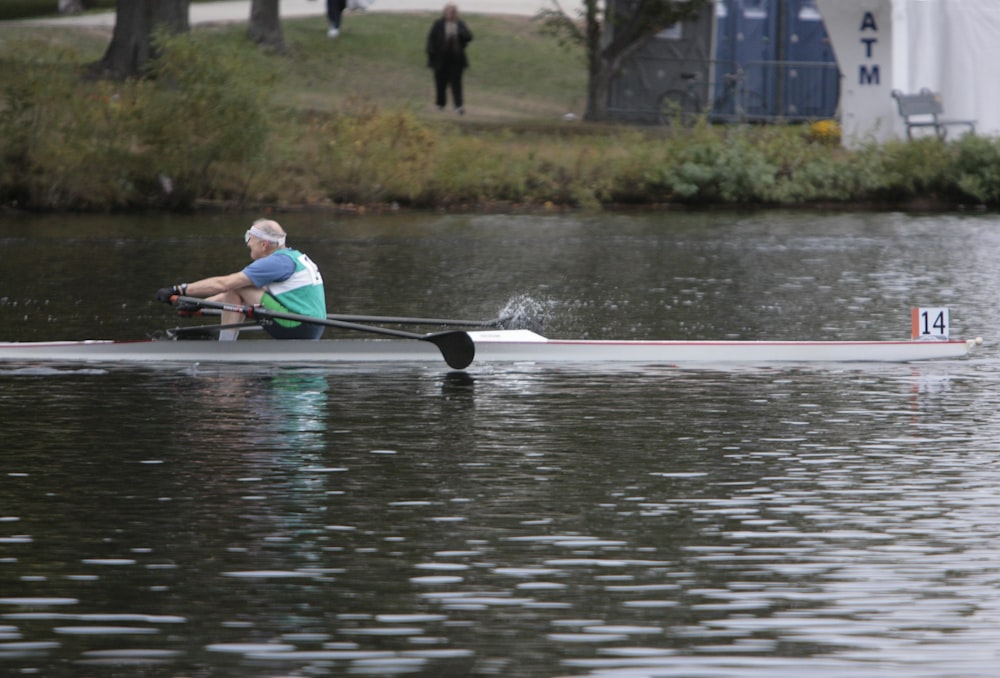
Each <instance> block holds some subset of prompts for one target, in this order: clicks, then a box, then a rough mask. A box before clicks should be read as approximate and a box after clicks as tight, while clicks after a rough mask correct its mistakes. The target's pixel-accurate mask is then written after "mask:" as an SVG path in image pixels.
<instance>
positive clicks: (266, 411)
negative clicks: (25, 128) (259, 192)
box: [0, 213, 1000, 678]
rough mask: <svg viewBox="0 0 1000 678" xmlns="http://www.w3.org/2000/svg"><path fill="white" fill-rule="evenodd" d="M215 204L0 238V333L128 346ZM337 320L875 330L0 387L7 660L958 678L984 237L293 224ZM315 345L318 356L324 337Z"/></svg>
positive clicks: (651, 333) (27, 665) (976, 488)
mask: <svg viewBox="0 0 1000 678" xmlns="http://www.w3.org/2000/svg"><path fill="white" fill-rule="evenodd" d="M247 221H248V220H247V219H246V218H240V217H230V216H226V217H192V218H144V219H123V218H108V217H102V218H82V217H59V218H50V217H46V218H10V217H4V218H3V220H2V221H0V281H2V282H3V287H2V289H0V313H2V317H3V319H4V323H3V326H4V327H5V330H4V332H5V333H6V335H7V336H6V337H4V338H6V339H16V340H39V339H84V338H108V337H110V338H134V337H143V336H146V335H148V334H152V333H155V332H156V331H157V330H161V329H163V328H164V327H167V326H170V325H172V324H175V323H177V322H178V321H177V319H176V318H173V317H171V315H170V309H169V308H168V307H166V306H164V305H162V304H158V303H157V302H155V301H152V300H151V297H152V294H153V292H154V291H155V289H156V288H157V287H160V286H162V285H165V284H170V283H173V282H178V281H185V280H191V279H195V278H198V277H203V276H205V275H209V274H215V273H224V272H230V271H232V270H237V269H238V268H239V267H240V266H242V265H243V264H244V263H245V258H246V253H245V249H244V248H243V244H242V240H241V238H242V233H243V230H245V228H246V225H247ZM283 223H285V225H286V228H287V229H288V230H289V231H290V233H291V237H290V241H291V242H292V244H295V245H296V246H300V247H301V248H302V249H304V250H305V251H307V252H309V253H310V255H311V256H312V257H313V258H314V259H315V260H316V261H317V262H318V263H319V264H320V265H321V267H322V268H323V271H324V274H325V277H326V280H327V286H328V293H329V298H330V307H331V310H335V311H340V312H345V313H379V314H409V315H421V316H427V315H434V316H459V317H479V318H491V317H495V316H497V315H498V314H500V313H501V312H502V311H503V309H505V308H507V307H510V306H512V305H513V306H517V307H519V308H527V309H528V310H529V311H530V312H531V313H533V314H534V315H535V316H536V317H538V318H539V319H541V320H542V321H543V322H544V326H545V332H546V333H547V334H549V335H550V336H561V337H569V336H573V337H575V336H585V337H604V338H695V339H718V338H740V339H759V338H775V339H800V338H810V339H829V338H843V339H871V338H877V339H895V338H906V337H908V335H909V309H910V307H911V306H916V305H925V306H948V307H949V308H950V309H951V317H952V323H953V327H952V335H953V336H955V337H963V338H964V337H974V336H983V337H984V340H985V343H984V345H983V347H982V348H981V349H980V350H979V351H977V352H976V353H975V354H974V356H973V357H972V358H971V359H968V360H961V361H951V362H940V363H920V364H913V365H886V366H857V365H855V366H851V365H848V366H825V367H822V366H804V367H795V368H781V369H774V368H756V367H755V368H749V367H748V368H739V369H731V370H708V369H706V370H694V369H690V370H689V369H684V370H678V369H671V368H661V367H655V368H651V367H626V368H621V367H607V366H604V367H601V366H596V367H593V368H584V369H579V368H573V369H570V368H565V367H564V368H558V369H551V368H545V367H541V366H536V365H518V366H514V367H504V368H499V367H491V366H477V365H475V364H473V366H472V367H471V368H470V369H469V370H468V371H466V372H464V373H463V372H451V371H449V370H448V369H447V367H446V366H445V365H444V364H443V363H442V364H441V365H434V364H421V365H395V366H392V367H389V368H379V367H374V366H371V365H360V366H353V365H340V366H336V367H334V368H331V369H317V368H309V369H304V368H298V369H297V368H276V367H272V366H267V365H258V366H212V365H205V364H202V365H182V366H178V365H174V366H170V367H166V368H165V367H155V366H149V367H127V368H125V367H115V366H102V365H85V366H65V365H64V366H38V365H2V366H0V412H2V413H3V414H2V417H3V429H4V435H3V438H2V440H0V674H3V675H8V674H9V675H43V676H100V677H104V676H156V677H159V676H169V677H174V676H178V677H179V676H213V677H214V676H253V677H258V676H260V677H268V676H340V675H355V674H362V675H379V676H395V675H420V676H493V675H495V676H528V677H535V676H539V677H543V676H544V677H547V676H593V677H602V678H604V677H608V678H611V677H614V678H624V677H627V678H634V677H635V678H638V677H653V676H657V677H664V676H665V677H671V676H676V677H685V678H686V677H733V678H744V677H747V678H749V677H752V678H774V677H788V678H793V677H794V678H799V677H801V676H810V677H814V676H818V677H821V678H823V677H827V676H830V677H834V676H836V677H840V676H848V675H851V676H872V677H882V676H892V677H897V676H908V677H918V678H921V677H928V678H930V677H934V678H945V677H949V678H956V677H969V678H973V677H974V678H980V677H982V678H986V677H992V676H995V675H996V667H997V665H998V664H1000V636H998V634H997V628H998V626H1000V491H998V489H997V488H998V487H1000V462H998V459H1000V415H998V414H997V410H998V405H1000V394H998V386H997V385H998V376H1000V360H998V357H997V353H996V348H995V344H994V339H995V337H996V336H997V334H998V332H997V328H998V327H1000V317H998V313H997V311H996V310H995V308H994V300H995V299H996V297H997V292H998V290H1000V279H998V275H1000V274H998V270H997V269H998V267H997V266H996V264H995V261H996V253H997V251H998V247H1000V218H997V217H995V216H993V215H969V216H919V217H912V216H905V215H897V214H876V215H849V214H848V215H843V214H842V215H816V214H807V215H800V214H787V213H779V214H758V215H749V216H748V215H734V214H728V213H727V214H721V215H720V214H702V215H673V214H655V215H628V216H621V215H617V216H615V215H609V216H601V217H593V218H586V217H578V216H551V217H545V216H474V217H469V216H435V217H428V216H424V217H411V216H407V217H402V216H396V217H388V218H382V217H379V218H374V217H366V218H362V219H341V218H336V219H331V218H330V217H328V216H322V217H320V216H304V215H296V216H288V217H285V218H284V219H283ZM328 336H331V335H329V334H328Z"/></svg>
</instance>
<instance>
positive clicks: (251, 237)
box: [156, 219, 326, 340]
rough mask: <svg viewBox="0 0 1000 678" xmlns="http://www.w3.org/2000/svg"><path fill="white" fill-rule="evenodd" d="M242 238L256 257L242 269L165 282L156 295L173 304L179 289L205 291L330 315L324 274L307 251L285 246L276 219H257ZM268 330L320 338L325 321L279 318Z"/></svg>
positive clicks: (224, 299) (230, 334)
mask: <svg viewBox="0 0 1000 678" xmlns="http://www.w3.org/2000/svg"><path fill="white" fill-rule="evenodd" d="M243 240H244V242H246V246H247V248H248V249H249V250H250V259H252V261H251V263H250V264H248V265H247V266H246V267H244V268H243V270H241V271H238V272H236V273H230V274H229V275H220V276H214V277H211V278H203V279H201V280H196V281H194V282H191V283H183V284H180V285H173V286H171V287H164V288H162V289H160V290H158V291H157V292H156V298H157V299H158V300H160V301H162V302H165V303H167V304H170V303H173V297H175V296H178V295H181V296H188V297H201V298H203V299H208V300H210V301H216V302H219V303H223V304H234V305H240V306H257V305H260V306H263V307H264V308H266V309H268V310H271V311H277V312H280V313H294V314H298V315H307V316H310V317H313V318H318V319H321V320H326V293H325V291H324V289H323V276H322V275H320V272H319V268H318V267H317V266H316V264H314V263H313V262H312V260H311V259H310V258H309V257H308V256H306V255H305V254H303V253H302V252H300V251H298V250H296V249H292V248H291V247H286V246H285V231H284V229H282V228H281V226H280V225H279V224H278V222H277V221H272V220H270V219H258V220H257V221H255V222H253V225H252V226H251V227H250V228H249V229H248V230H247V232H246V233H245V234H244V235H243ZM178 310H182V309H178ZM244 320H245V318H244V317H243V314H242V313H239V312H236V311H223V312H222V324H223V325H230V324H235V323H239V322H242V321H244ZM264 330H265V331H266V332H267V333H268V334H270V335H271V336H272V337H274V338H275V339H319V338H320V336H321V335H322V334H323V325H321V324H312V323H308V322H297V321H289V320H284V319H275V320H274V322H272V323H268V324H266V325H264ZM238 333H239V330H228V329H227V330H222V331H220V332H219V339H220V340H232V339H236V337H237V335H238Z"/></svg>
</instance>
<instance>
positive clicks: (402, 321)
mask: <svg viewBox="0 0 1000 678" xmlns="http://www.w3.org/2000/svg"><path fill="white" fill-rule="evenodd" d="M219 314H220V311H218V310H216V309H205V312H201V311H199V312H198V315H219ZM326 317H327V319H328V320H340V321H342V322H349V323H388V324H390V325H438V326H442V327H501V328H502V327H503V326H504V323H506V322H508V321H510V320H511V318H496V319H494V320H455V319H452V318H410V317H408V316H395V315H348V314H344V313H329V314H327V316H326Z"/></svg>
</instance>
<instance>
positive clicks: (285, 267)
mask: <svg viewBox="0 0 1000 678" xmlns="http://www.w3.org/2000/svg"><path fill="white" fill-rule="evenodd" d="M243 272H244V273H245V274H246V276H247V277H248V278H250V282H252V283H253V284H254V287H265V286H267V285H270V284H271V283H273V282H281V281H282V280H287V279H288V277H289V276H291V275H292V274H293V273H295V262H294V261H292V258H291V257H286V256H285V255H283V254H278V253H277V252H275V253H274V254H269V255H268V256H266V257H264V258H263V259H258V260H257V261H254V262H252V263H251V264H249V265H248V266H247V267H246V268H244V269H243Z"/></svg>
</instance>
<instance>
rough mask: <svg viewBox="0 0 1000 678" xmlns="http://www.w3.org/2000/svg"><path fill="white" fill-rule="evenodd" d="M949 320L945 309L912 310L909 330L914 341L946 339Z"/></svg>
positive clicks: (949, 324)
mask: <svg viewBox="0 0 1000 678" xmlns="http://www.w3.org/2000/svg"><path fill="white" fill-rule="evenodd" d="M950 327H951V319H950V318H949V317H948V309H946V308H914V309H912V310H911V312H910V328H911V331H912V334H913V338H914V339H947V338H948V330H949V329H950Z"/></svg>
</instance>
